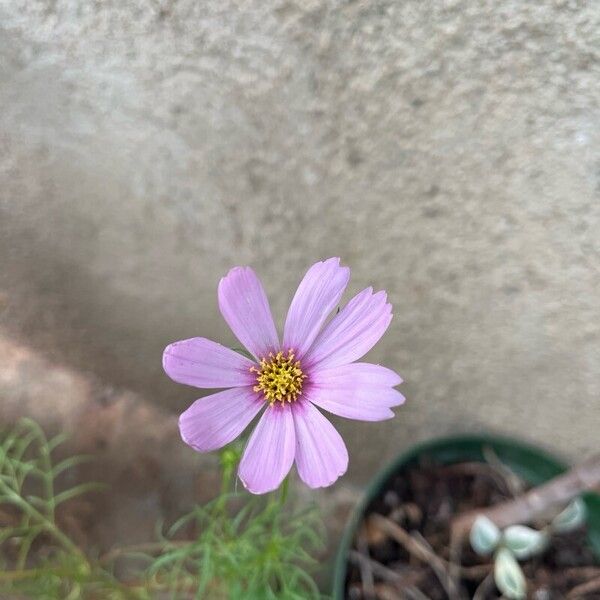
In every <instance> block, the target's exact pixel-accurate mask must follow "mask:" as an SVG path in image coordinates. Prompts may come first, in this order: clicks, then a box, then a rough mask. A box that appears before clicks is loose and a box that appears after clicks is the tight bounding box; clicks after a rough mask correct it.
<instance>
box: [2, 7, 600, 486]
mask: <svg viewBox="0 0 600 600" xmlns="http://www.w3.org/2000/svg"><path fill="white" fill-rule="evenodd" d="M599 58H600V7H599V6H598V5H597V4H596V3H594V2H584V1H580V2H577V1H574V0H553V1H550V0H545V1H542V2H535V3H523V2H517V1H512V0H511V1H507V2H497V1H496V0H489V1H470V2H467V1H463V2H461V1H458V0H448V1H445V2H442V1H439V0H431V1H424V0H412V1H409V0H394V1H392V0H390V1H383V0H373V1H371V2H366V1H359V0H355V1H350V0H348V1H341V0H334V1H332V2H327V1H324V0H298V1H293V0H289V1H286V0H281V1H276V2H269V1H265V0H248V1H244V2H236V1H233V0H206V1H199V0H172V1H168V0H162V1H161V0H154V1H150V0H130V1H128V2H123V1H122V0H108V1H106V2H81V1H79V0H54V1H50V0H0V256H1V261H2V262H1V267H0V310H1V311H2V312H1V317H0V318H1V327H2V329H3V330H4V331H5V332H8V334H10V335H13V336H19V337H21V338H24V339H25V340H26V341H27V343H28V344H29V345H32V346H34V347H36V348H37V349H38V350H40V351H42V352H44V353H45V354H46V355H47V356H49V357H50V359H52V360H54V359H56V360H57V361H61V362H65V363H67V364H69V365H70V366H71V367H72V368H75V369H79V370H82V371H85V372H87V373H91V374H93V375H97V376H99V377H100V378H101V379H102V380H104V381H105V382H109V383H111V384H112V385H114V386H117V387H120V386H123V387H127V388H130V389H132V390H134V391H136V392H139V393H141V394H143V395H145V397H146V398H148V400H149V401H152V402H155V403H159V404H160V405H161V406H162V407H164V408H166V409H168V410H170V411H177V410H179V409H181V408H182V407H183V406H185V405H186V404H187V402H188V401H190V400H191V399H193V398H194V397H195V393H194V391H193V390H187V389H185V388H183V387H181V386H176V385H174V384H172V383H170V382H169V381H168V380H167V379H166V378H165V377H164V375H163V374H162V371H161V367H160V354H161V351H162V348H163V347H164V345H165V344H166V343H168V342H169V341H172V340H175V339H179V338H181V337H189V336H192V335H204V336H208V337H213V338H216V339H219V340H221V341H223V342H224V343H228V342H230V341H232V337H231V334H230V333H229V332H228V331H227V329H226V326H225V325H224V323H223V322H222V320H221V318H220V315H219V313H218V309H217V305H216V285H217V282H218V279H219V277H220V276H221V275H222V274H224V273H225V272H226V271H227V269H228V268H229V267H230V266H232V265H236V264H250V265H253V266H254V267H255V268H256V269H257V270H258V271H259V273H260V274H261V275H262V277H263V280H264V282H265V285H266V287H267V288H268V291H269V293H270V298H271V302H272V306H273V307H274V309H275V311H276V313H277V314H278V315H279V317H280V319H281V318H283V315H284V314H285V309H286V306H287V304H288V302H289V299H290V297H291V295H292V293H293V291H294V289H295V286H296V284H297V282H298V280H299V278H300V276H301V275H302V273H303V272H304V270H305V269H306V268H307V267H308V266H309V265H310V264H311V263H312V262H313V261H315V260H316V259H320V258H323V257H328V256H331V255H339V256H341V257H342V258H343V261H344V262H345V263H346V264H348V265H350V266H351V267H352V272H353V278H352V282H351V290H350V291H351V292H355V291H357V290H359V289H361V288H362V287H365V286H367V285H371V284H373V285H374V286H376V287H378V288H385V289H387V290H388V292H389V295H390V299H391V301H392V303H393V304H394V308H395V311H394V312H395V319H394V321H393V323H392V326H391V327H390V330H389V333H388V335H387V337H386V338H385V339H384V340H383V342H382V343H381V344H380V345H379V346H378V347H377V349H376V350H375V351H374V352H373V353H372V356H371V358H372V359H373V360H374V361H378V362H382V363H384V364H388V365H390V366H392V367H394V368H396V369H397V370H398V371H399V372H400V373H401V374H402V375H403V376H404V377H405V379H406V382H407V383H406V385H405V386H404V390H403V391H404V392H405V394H406V396H407V397H408V402H407V404H406V405H405V406H404V407H403V408H401V409H400V410H399V411H398V413H399V414H398V416H397V418H396V419H395V420H394V421H392V422H387V423H384V424H355V423H350V422H345V423H344V424H343V425H342V430H343V432H344V434H345V436H346V437H347V439H348V440H349V445H350V450H351V464H352V470H351V472H350V479H351V480H354V481H357V482H361V481H364V480H365V479H366V478H367V477H369V475H370V473H371V472H372V470H373V469H375V468H377V467H378V465H379V464H380V463H381V462H382V461H384V460H385V459H386V458H388V457H391V456H392V455H394V454H395V453H396V452H397V451H398V450H400V449H402V448H405V447H406V446H407V445H408V444H410V443H412V442H413V441H415V440H419V439H424V438H427V437H429V436H432V435H435V434H441V433H447V432H457V431H465V430H467V431H472V430H481V429H487V430H489V429H491V430H497V431H500V432H506V433H511V434H515V435H518V436H522V437H525V438H527V439H530V440H533V441H536V442H539V443H542V444H544V445H547V446H549V447H552V448H555V449H556V450H558V451H561V452H563V453H565V454H566V455H568V456H571V457H576V456H578V455H579V454H580V453H581V452H585V451H588V450H591V449H593V448H594V447H595V448H596V449H597V447H598V431H599V430H600V404H599V402H600V400H599V398H600V378H599V377H598V374H599V365H600V318H599V317H600V303H599V301H598V291H599V288H600V274H599V270H600V269H599V267H600V247H599V240H600V127H599V125H600V78H599V76H600V63H599ZM40 401H43V399H42V398H41V399H40ZM49 410H52V407H49Z"/></svg>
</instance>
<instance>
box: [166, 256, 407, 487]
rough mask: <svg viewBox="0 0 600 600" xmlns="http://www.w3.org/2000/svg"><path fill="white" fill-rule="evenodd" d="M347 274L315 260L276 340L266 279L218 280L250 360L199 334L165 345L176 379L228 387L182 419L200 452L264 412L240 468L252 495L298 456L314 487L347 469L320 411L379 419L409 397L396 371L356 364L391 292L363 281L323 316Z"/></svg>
mask: <svg viewBox="0 0 600 600" xmlns="http://www.w3.org/2000/svg"><path fill="white" fill-rule="evenodd" d="M349 278H350V269H349V268H348V267H341V266H340V259H339V258H330V259H329V260H326V261H324V262H318V263H316V264H314V265H313V266H312V267H311V268H310V269H309V270H308V272H307V273H306V275H305V276H304V279H303V280H302V281H301V283H300V285H299V287H298V290H297V291H296V294H295V296H294V298H293V300H292V303H291V305H290V308H289V311H288V314H287V318H286V321H285V326H284V330H283V341H282V342H280V340H279V337H278V335H277V330H276V328H275V324H274V322H273V317H272V315H271V309H270V307H269V302H268V300H267V296H266V294H265V291H264V289H263V286H262V284H261V283H260V280H259V279H258V277H257V276H256V274H255V273H254V271H253V270H252V269H251V268H250V267H235V268H233V269H231V271H229V273H228V274H227V275H226V276H225V277H224V278H223V279H221V282H220V283H219V291H218V297H219V308H220V310H221V314H222V315H223V318H224V319H225V321H227V324H228V325H229V327H230V328H231V330H232V331H233V333H234V334H235V336H236V337H237V339H238V340H239V341H240V342H241V343H242V344H243V345H244V347H245V348H246V349H247V350H248V352H249V353H250V354H251V355H252V357H253V358H252V359H250V358H247V357H246V356H243V355H242V354H240V353H238V352H235V351H234V350H230V349H229V348H227V347H225V346H222V345H221V344H218V343H217V342H213V341H211V340H208V339H206V338H201V337H197V338H191V339H188V340H182V341H180V342H175V343H173V344H171V345H169V346H167V348H166V349H165V351H164V355H163V367H164V369H165V371H166V373H167V374H168V375H169V377H170V378H171V379H173V380H174V381H177V382H179V383H184V384H187V385H191V386H194V387H197V388H213V389H219V388H227V389H224V390H223V391H220V392H217V393H215V394H212V395H209V396H206V397H204V398H200V399H199V400H196V402H194V403H193V404H192V405H191V406H190V407H189V408H188V409H187V410H186V411H185V412H184V413H183V414H182V415H181V417H180V418H179V428H180V431H181V437H182V438H183V441H184V442H186V444H188V445H190V446H191V447H192V448H193V449H194V450H197V451H198V452H209V451H211V450H217V449H218V448H221V447H223V446H225V445H226V444H229V443H230V442H231V441H233V440H234V439H236V438H237V437H238V436H239V435H240V434H241V433H242V432H243V431H244V430H245V429H246V427H247V426H248V425H249V424H250V422H251V421H252V420H253V419H254V418H255V417H256V416H257V415H258V414H259V413H262V415H261V417H260V419H259V420H258V423H257V425H256V427H255V429H254V431H253V432H252V434H251V435H250V438H249V440H248V443H247V445H246V448H245V450H244V453H243V456H242V459H241V462H240V465H239V470H238V475H239V477H240V479H241V481H242V483H243V484H244V486H245V487H246V488H247V489H248V490H249V491H250V492H252V493H255V494H263V493H266V492H269V491H271V490H274V489H276V488H277V487H278V486H279V485H280V484H281V482H282V481H283V479H284V478H285V477H286V475H287V474H288V472H289V471H290V469H291V467H292V465H293V463H294V462H295V463H296V468H297V470H298V474H299V475H300V478H301V479H302V481H304V482H305V483H306V484H307V485H308V486H310V487H311V488H318V487H326V486H329V485H331V484H332V483H333V482H334V481H336V479H337V478H338V477H340V476H341V475H343V474H344V473H345V472H346V469H347V467H348V452H347V450H346V446H345V444H344V441H343V440H342V438H341V436H340V434H339V433H338V432H337V431H336V429H335V428H334V427H333V425H332V424H331V423H330V422H329V420H328V419H327V418H325V416H323V414H322V413H321V411H320V410H319V408H320V409H323V410H325V411H328V412H330V413H333V414H334V415H339V416H341V417H346V418H348V419H357V420H360V421H382V420H384V419H389V418H392V417H393V416H394V413H393V412H392V411H391V410H390V409H391V407H394V406H399V405H400V404H402V403H403V402H404V398H403V396H402V394H400V392H398V391H397V390H395V389H394V386H396V385H398V384H399V383H401V382H402V379H401V378H400V377H399V376H398V375H397V374H396V373H394V372H393V371H391V370H390V369H387V368H385V367H382V366H380V365H374V364H369V363H361V362H355V361H357V360H358V359H360V358H361V357H362V356H363V355H364V354H366V353H367V352H368V351H369V350H370V349H371V348H372V347H373V346H374V345H375V344H376V343H377V341H378V340H379V339H380V338H381V336H382V335H383V334H384V333H385V331H386V329H387V328H388V325H389V324H390V321H391V319H392V314H391V305H390V304H388V303H387V296H386V293H385V292H383V291H381V292H377V293H373V289H372V288H367V289H365V290H363V291H362V292H360V293H358V294H357V295H356V296H354V298H352V300H350V301H349V302H348V303H347V304H346V306H345V307H344V308H342V309H341V310H340V311H339V312H338V313H337V314H336V315H335V316H334V317H333V318H332V319H331V320H330V321H329V322H328V323H325V322H326V320H327V317H328V316H329V315H330V313H331V312H332V311H333V310H334V309H335V308H336V307H337V306H338V303H339V301H340V298H341V297H342V294H343V293H344V290H345V288H346V285H347V284H348V280H349ZM317 407H318V408H317Z"/></svg>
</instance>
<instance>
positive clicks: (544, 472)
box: [333, 435, 600, 600]
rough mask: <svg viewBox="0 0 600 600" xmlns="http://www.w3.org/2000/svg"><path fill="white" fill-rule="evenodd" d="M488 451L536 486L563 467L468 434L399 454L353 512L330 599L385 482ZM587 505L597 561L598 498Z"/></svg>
mask: <svg viewBox="0 0 600 600" xmlns="http://www.w3.org/2000/svg"><path fill="white" fill-rule="evenodd" d="M484 448H491V449H492V450H493V451H494V452H495V453H496V455H497V456H498V458H499V459H500V460H501V461H502V462H503V463H504V464H505V465H507V466H508V467H510V468H511V469H512V470H513V471H514V472H515V473H516V474H517V475H519V476H520V477H522V478H523V479H524V480H525V481H527V482H528V483H530V484H531V485H539V484H541V483H544V481H547V480H548V479H552V478H553V477H555V476H556V475H559V474H560V473H562V472H563V471H565V470H566V469H567V468H568V467H567V464H566V463H564V462H562V461H561V460H559V459H558V458H556V457H554V456H552V455H551V454H548V453H547V452H545V451H543V450H540V449H539V448H536V447H535V446H530V445H528V444H524V443H522V442H519V441H517V440H514V439H510V438H505V437H496V436H484V435H468V436H457V437H449V438H441V439H437V440H433V441H430V442H426V443H424V444H419V445H416V446H414V447H413V448H411V449H410V450H408V451H407V452H405V453H403V454H401V455H400V456H398V458H396V460H394V461H392V462H391V463H390V464H389V465H388V466H387V467H386V468H384V469H383V470H382V471H380V472H379V473H378V474H377V475H376V476H375V478H374V479H373V480H372V482H371V483H370V484H369V486H368V488H367V490H366V493H365V495H364V496H363V498H362V500H361V502H360V503H359V505H358V506H357V508H356V509H355V511H354V513H353V515H352V517H351V518H350V521H349V522H348V525H347V526H346V529H345V531H344V535H343V536H342V540H341V542H340V546H339V549H338V553H337V556H336V559H335V568H334V579H333V598H334V600H343V598H344V592H345V584H346V575H347V569H348V553H349V551H350V548H351V545H352V541H353V539H354V536H355V533H356V530H357V528H358V527H359V525H360V523H361V521H362V519H363V515H364V512H365V510H366V509H367V507H368V506H369V504H370V503H371V502H372V501H373V500H374V499H375V498H376V497H377V496H378V495H380V493H381V491H382V490H383V488H384V487H385V484H386V483H387V481H388V480H389V479H390V477H392V476H393V475H394V474H395V473H396V472H398V471H400V470H402V469H404V468H405V467H407V466H409V465H411V464H415V463H418V461H419V458H420V457H421V456H424V455H427V456H430V457H432V458H433V459H435V460H436V461H438V462H440V463H442V464H451V463H456V462H463V461H483V460H484V457H483V449H484ZM583 498H584V500H585V503H586V506H587V524H588V541H589V543H590V546H591V547H592V549H593V551H594V553H595V554H596V556H597V557H598V558H599V559H600V496H598V495H597V494H585V495H584V497H583Z"/></svg>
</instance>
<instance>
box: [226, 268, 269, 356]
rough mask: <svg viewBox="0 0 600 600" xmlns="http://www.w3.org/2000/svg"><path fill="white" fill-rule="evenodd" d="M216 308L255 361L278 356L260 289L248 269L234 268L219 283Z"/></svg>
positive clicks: (267, 305)
mask: <svg viewBox="0 0 600 600" xmlns="http://www.w3.org/2000/svg"><path fill="white" fill-rule="evenodd" d="M218 295H219V308H220V309H221V314H222V315H223V318H224V319H225V321H227V324H228V325H229V327H231V331H233V333H234V334H235V336H236V337H237V339H238V340H240V342H241V343H242V344H243V345H244V346H245V347H246V348H247V349H248V350H249V351H250V352H251V353H252V354H253V355H254V356H255V357H256V358H259V359H260V358H263V357H265V356H268V354H269V352H277V350H278V349H279V338H278V337H277V330H276V329H275V323H273V316H272V315H271V308H270V307H269V301H268V300H267V295H266V294H265V290H264V289H263V286H262V284H261V282H260V280H259V279H258V277H257V276H256V273H255V272H254V271H253V270H252V269H251V268H250V267H234V268H233V269H231V271H229V273H227V275H226V276H225V277H223V279H221V281H220V282H219V293H218Z"/></svg>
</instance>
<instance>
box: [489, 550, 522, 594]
mask: <svg viewBox="0 0 600 600" xmlns="http://www.w3.org/2000/svg"><path fill="white" fill-rule="evenodd" d="M494 581H495V582H496V586H498V589H499V590H500V591H501V592H502V593H503V594H504V595H505V596H506V597H507V598H511V600H521V599H522V598H525V597H526V595H527V583H526V582H525V576H524V575H523V571H521V567H520V566H519V563H518V562H517V559H516V558H515V557H514V556H513V554H512V552H511V551H510V550H509V549H508V548H500V549H499V550H498V551H497V552H496V557H495V560H494Z"/></svg>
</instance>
